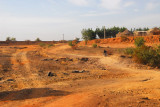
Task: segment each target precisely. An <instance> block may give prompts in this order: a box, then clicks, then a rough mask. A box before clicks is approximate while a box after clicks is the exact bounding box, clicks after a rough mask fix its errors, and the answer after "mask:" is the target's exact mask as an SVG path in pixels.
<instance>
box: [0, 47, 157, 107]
mask: <svg viewBox="0 0 160 107" xmlns="http://www.w3.org/2000/svg"><path fill="white" fill-rule="evenodd" d="M36 49H37V48H36ZM89 49H90V48H89ZM94 50H95V49H93V51H94ZM102 50H103V49H102ZM32 51H33V49H30V47H28V48H27V49H24V50H20V51H19V50H18V51H16V52H15V53H13V56H12V57H11V62H12V63H13V64H14V65H12V72H13V73H16V74H17V75H16V76H15V75H14V76H13V75H12V76H11V77H12V78H14V79H15V80H16V82H15V83H14V82H11V83H12V84H14V85H15V84H17V86H15V88H13V89H12V90H11V89H10V88H6V91H1V92H0V106H2V107H11V106H12V107H64V106H65V107H72V106H75V107H104V106H105V107H108V106H109V107H128V106H130V107H131V106H133V107H135V106H150V107H153V106H154V107H156V106H157V107H158V106H160V83H159V81H160V78H159V77H160V73H159V70H157V69H151V70H147V69H146V68H140V69H138V68H137V67H136V68H135V66H136V64H134V63H133V62H130V61H129V60H130V59H129V58H123V57H120V55H117V54H113V55H111V56H108V57H103V56H102V55H101V54H99V53H98V52H101V50H99V51H97V52H95V53H92V54H91V53H87V51H83V50H77V51H70V47H69V46H67V45H60V46H56V47H53V48H51V49H45V50H44V51H43V52H47V53H41V54H44V56H47V57H50V58H55V57H56V58H60V57H69V58H72V59H73V62H65V64H64V62H63V61H60V62H53V61H50V62H43V61H41V60H39V59H43V58H46V57H44V56H43V55H42V56H35V55H37V52H32ZM34 51H35V50H34ZM91 51H92V49H91ZM29 53H30V54H29ZM33 53H36V54H33ZM31 55H32V56H34V57H36V58H35V59H33V58H34V57H32V56H31ZM30 56H31V57H30ZM82 57H87V58H90V60H89V61H88V62H83V63H82V62H77V60H76V58H82ZM97 59H98V60H97ZM74 60H75V62H74ZM37 61H39V62H37ZM94 61H97V62H94ZM35 62H37V65H36V63H35ZM62 62H63V63H62ZM50 63H53V64H55V65H56V64H57V66H60V67H62V68H61V69H59V68H54V66H53V64H52V65H50ZM59 63H60V64H62V65H59ZM66 63H67V64H68V65H67V64H66ZM76 63H77V65H76ZM33 64H34V65H33ZM38 65H39V66H38ZM42 65H44V66H45V65H48V68H43V67H42V68H41V69H39V68H40V67H41V66H42ZM72 65H74V66H75V65H76V66H77V69H78V68H79V69H80V67H82V68H83V69H87V70H89V71H90V72H89V73H84V74H72V73H69V71H70V70H72V69H73V68H68V66H72ZM85 65H87V66H85ZM92 65H94V66H95V68H93V67H94V66H92ZM99 65H102V66H99ZM131 65H133V66H131ZM65 66H66V67H67V69H66V68H65ZM79 66H80V67H79ZM49 67H50V68H49ZM63 67H64V69H63ZM99 67H102V68H105V70H101V69H99ZM51 68H54V69H55V70H56V71H55V72H56V73H57V75H58V76H57V77H53V78H48V77H47V75H46V73H47V72H48V69H51ZM39 70H40V71H41V70H43V71H44V73H39ZM45 70H46V71H45ZM62 71H63V72H67V73H68V74H69V76H64V75H62V74H61V72H62ZM63 72H62V73H63ZM4 75H7V74H4ZM11 77H10V78H11ZM62 77H63V78H62ZM72 77H73V78H72ZM75 78H77V79H75ZM7 79H9V78H5V79H4V80H3V81H4V82H5V81H6V80H7ZM48 81H49V82H48ZM56 81H57V82H56ZM0 82H1V81H0ZM4 82H1V84H2V83H3V84H6V83H4ZM11 83H7V84H9V85H10V84H11ZM1 84H0V85H1ZM2 87H3V85H2Z"/></svg>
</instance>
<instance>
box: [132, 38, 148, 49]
mask: <svg viewBox="0 0 160 107" xmlns="http://www.w3.org/2000/svg"><path fill="white" fill-rule="evenodd" d="M144 43H145V40H144V38H143V37H137V38H136V39H135V42H134V44H135V45H136V47H141V46H144Z"/></svg>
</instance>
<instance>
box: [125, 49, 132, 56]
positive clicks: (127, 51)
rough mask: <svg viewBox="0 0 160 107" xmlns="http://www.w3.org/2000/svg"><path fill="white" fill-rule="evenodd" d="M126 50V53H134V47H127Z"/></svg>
mask: <svg viewBox="0 0 160 107" xmlns="http://www.w3.org/2000/svg"><path fill="white" fill-rule="evenodd" d="M124 52H125V54H127V55H133V53H134V48H126V49H125V51H124Z"/></svg>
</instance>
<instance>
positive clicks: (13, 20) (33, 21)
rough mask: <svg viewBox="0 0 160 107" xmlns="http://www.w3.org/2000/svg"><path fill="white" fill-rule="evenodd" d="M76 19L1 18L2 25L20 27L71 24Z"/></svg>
mask: <svg viewBox="0 0 160 107" xmlns="http://www.w3.org/2000/svg"><path fill="white" fill-rule="evenodd" d="M73 20H74V19H67V18H50V17H45V18H42V17H28V18H26V17H8V16H6V17H0V24H7V25H11V24H16V25H17V24H20V25H28V24H31V25H34V24H61V23H63V24H64V23H70V22H73Z"/></svg>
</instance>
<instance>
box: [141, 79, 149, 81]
mask: <svg viewBox="0 0 160 107" xmlns="http://www.w3.org/2000/svg"><path fill="white" fill-rule="evenodd" d="M149 80H150V79H144V80H142V81H149Z"/></svg>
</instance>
